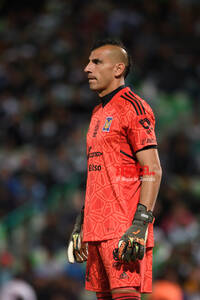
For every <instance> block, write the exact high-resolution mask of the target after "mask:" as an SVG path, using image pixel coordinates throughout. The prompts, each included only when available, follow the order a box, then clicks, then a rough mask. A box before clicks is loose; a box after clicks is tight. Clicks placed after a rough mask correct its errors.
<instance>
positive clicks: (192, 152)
mask: <svg viewBox="0 0 200 300" xmlns="http://www.w3.org/2000/svg"><path fill="white" fill-rule="evenodd" d="M102 36H113V37H119V38H121V39H122V41H123V42H124V43H125V45H126V46H127V47H128V48H129V50H130V53H131V55H132V57H133V70H132V73H131V74H130V75H129V77H128V79H127V84H128V85H131V87H132V88H133V89H134V90H135V92H136V93H138V94H139V95H140V96H141V97H143V98H144V99H146V101H147V102H148V103H149V104H150V105H151V106H152V108H153V110H154V113H155V116H156V120H157V125H156V134H157V138H158V142H159V153H160V158H161V163H162V168H163V179H162V184H161V189H160V193H159V197H158V200H157V205H156V209H155V216H156V222H155V241H156V246H155V249H154V254H155V255H154V271H153V273H154V281H157V280H159V279H165V280H168V281H170V282H176V283H178V284H179V285H180V286H181V288H182V290H183V292H184V299H185V300H197V299H200V292H199V291H200V268H199V267H200V243H199V241H200V236H199V229H200V213H199V199H200V181H199V179H200V118H199V116H200V104H199V103H200V89H199V82H200V1H199V0H169V1H167V0H160V1H154V0H148V1H142V0H134V1H128V0H126V1H121V0H120V1H119V0H110V1H107V0H95V1H92V0H82V1H80V0H79V1H77V0H68V1H67V0H66V1H64V0H49V1H48V0H46V1H35V2H34V3H32V2H29V1H25V0H24V1H14V0H13V1H1V2H0V287H1V289H5V288H6V284H8V283H9V282H10V281H11V280H14V279H15V278H21V279H23V280H24V281H25V282H27V283H29V284H30V285H31V286H32V287H33V289H34V290H35V292H36V294H37V299H38V300H44V299H45V300H46V299H47V300H69V299H70V300H79V299H80V300H86V299H95V298H94V296H93V294H88V293H85V292H84V289H83V286H84V268H85V266H84V265H77V264H76V265H70V264H68V263H67V261H66V253H65V252H66V248H65V246H66V242H67V240H68V238H69V235H70V233H71V230H72V228H73V223H74V219H75V216H76V215H77V213H78V212H79V211H80V208H81V206H82V204H83V201H84V192H85V182H86V153H85V148H86V147H85V134H86V132H87V128H88V124H89V120H90V115H91V111H92V109H93V107H94V106H95V105H96V104H97V103H98V98H97V96H96V95H95V94H94V93H92V92H91V91H90V90H89V87H88V83H87V80H86V76H85V75H84V72H83V69H84V66H85V65H86V63H87V61H88V55H89V51H90V50H89V49H90V47H91V43H92V41H93V39H94V38H96V37H102ZM2 299H3V300H8V299H10V298H5V296H4V298H2ZM23 299H25V298H23ZM27 299H29V300H32V299H34V298H31V296H30V297H29V298H27ZM145 299H146V298H145ZM174 300H176V299H174Z"/></svg>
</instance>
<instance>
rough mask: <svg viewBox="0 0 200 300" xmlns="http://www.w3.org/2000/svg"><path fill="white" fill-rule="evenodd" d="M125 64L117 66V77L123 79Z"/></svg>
mask: <svg viewBox="0 0 200 300" xmlns="http://www.w3.org/2000/svg"><path fill="white" fill-rule="evenodd" d="M125 68H126V67H125V64H124V63H117V64H116V65H115V69H114V71H115V76H116V77H121V76H122V75H123V74H124V71H125Z"/></svg>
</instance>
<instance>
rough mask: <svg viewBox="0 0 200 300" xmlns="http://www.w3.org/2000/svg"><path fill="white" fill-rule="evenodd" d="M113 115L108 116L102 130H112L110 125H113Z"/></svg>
mask: <svg viewBox="0 0 200 300" xmlns="http://www.w3.org/2000/svg"><path fill="white" fill-rule="evenodd" d="M112 119H113V118H112V117H107V118H106V121H105V124H104V126H103V129H102V131H106V132H109V131H110V126H111V123H112Z"/></svg>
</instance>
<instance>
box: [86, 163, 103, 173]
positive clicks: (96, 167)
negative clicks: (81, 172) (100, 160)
mask: <svg viewBox="0 0 200 300" xmlns="http://www.w3.org/2000/svg"><path fill="white" fill-rule="evenodd" d="M88 170H89V172H92V171H101V165H94V164H89V167H88Z"/></svg>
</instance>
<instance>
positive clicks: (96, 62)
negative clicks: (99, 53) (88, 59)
mask: <svg viewBox="0 0 200 300" xmlns="http://www.w3.org/2000/svg"><path fill="white" fill-rule="evenodd" d="M92 62H93V63H94V64H95V65H98V64H99V63H101V61H100V59H98V58H95V59H93V60H92Z"/></svg>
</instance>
